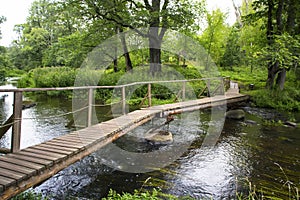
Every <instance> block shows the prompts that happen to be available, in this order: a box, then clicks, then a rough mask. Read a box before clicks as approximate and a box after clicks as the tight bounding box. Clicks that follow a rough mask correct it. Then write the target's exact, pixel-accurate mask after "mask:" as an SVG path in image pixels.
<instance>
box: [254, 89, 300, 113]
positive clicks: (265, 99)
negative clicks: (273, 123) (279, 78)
mask: <svg viewBox="0 0 300 200" xmlns="http://www.w3.org/2000/svg"><path fill="white" fill-rule="evenodd" d="M250 94H251V95H252V100H253V101H254V103H255V105H256V106H258V107H267V108H275V109H276V110H280V111H289V112H296V111H300V92H299V90H298V89H297V88H295V87H286V88H285V89H284V90H278V89H276V90H267V89H261V90H257V91H253V92H251V93H250Z"/></svg>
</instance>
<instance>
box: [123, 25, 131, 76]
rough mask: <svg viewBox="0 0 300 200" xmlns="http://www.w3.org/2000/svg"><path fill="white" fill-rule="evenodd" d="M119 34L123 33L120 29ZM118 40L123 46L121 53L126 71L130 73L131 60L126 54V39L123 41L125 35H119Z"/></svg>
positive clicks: (127, 53)
mask: <svg viewBox="0 0 300 200" xmlns="http://www.w3.org/2000/svg"><path fill="white" fill-rule="evenodd" d="M120 32H121V33H122V32H123V29H122V28H121V29H120ZM120 39H121V43H122V46H123V52H124V57H125V64H126V71H127V72H130V71H131V70H132V62H131V58H130V55H129V52H128V48H127V44H126V39H125V35H124V34H121V35H120Z"/></svg>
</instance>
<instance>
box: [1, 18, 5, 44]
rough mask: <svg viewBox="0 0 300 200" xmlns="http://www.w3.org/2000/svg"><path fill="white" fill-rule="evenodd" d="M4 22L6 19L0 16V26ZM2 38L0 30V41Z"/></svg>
mask: <svg viewBox="0 0 300 200" xmlns="http://www.w3.org/2000/svg"><path fill="white" fill-rule="evenodd" d="M5 21H6V17H4V16H0V24H2V23H3V22H5ZM1 38H2V32H1V29H0V39H1Z"/></svg>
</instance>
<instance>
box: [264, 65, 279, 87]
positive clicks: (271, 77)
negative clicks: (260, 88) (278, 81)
mask: <svg viewBox="0 0 300 200" xmlns="http://www.w3.org/2000/svg"><path fill="white" fill-rule="evenodd" d="M278 68H279V63H278V62H276V63H275V64H274V65H272V66H271V67H269V68H268V79H267V83H266V88H267V89H272V88H273V87H274V82H275V77H276V74H277V73H278Z"/></svg>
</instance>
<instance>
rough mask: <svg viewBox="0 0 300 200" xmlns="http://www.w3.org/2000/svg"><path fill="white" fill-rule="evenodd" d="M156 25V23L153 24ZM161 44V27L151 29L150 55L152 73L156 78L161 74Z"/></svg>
mask: <svg viewBox="0 0 300 200" xmlns="http://www.w3.org/2000/svg"><path fill="white" fill-rule="evenodd" d="M152 25H156V23H154V24H152ZM161 43H162V40H161V39H160V38H159V27H158V26H157V27H155V26H153V27H150V29H149V54H150V73H151V75H152V76H155V75H156V74H157V73H159V72H161Z"/></svg>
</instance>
